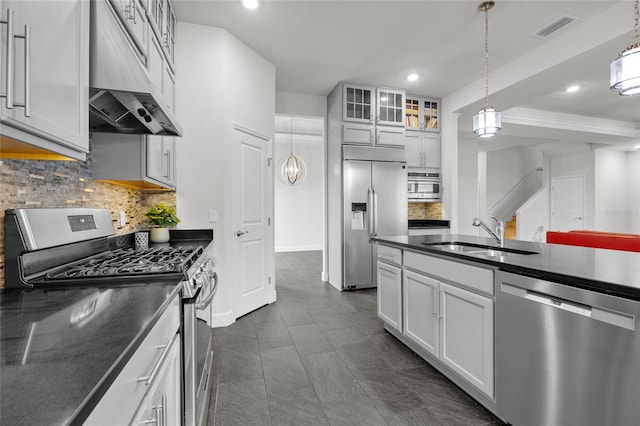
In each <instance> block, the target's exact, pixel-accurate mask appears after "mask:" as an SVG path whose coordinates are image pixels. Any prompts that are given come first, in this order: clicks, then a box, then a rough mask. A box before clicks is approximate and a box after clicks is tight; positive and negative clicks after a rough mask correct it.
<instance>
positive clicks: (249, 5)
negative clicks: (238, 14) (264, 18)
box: [242, 0, 260, 9]
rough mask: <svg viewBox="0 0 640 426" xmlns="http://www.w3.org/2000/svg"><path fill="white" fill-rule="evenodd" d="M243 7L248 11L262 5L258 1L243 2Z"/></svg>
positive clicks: (245, 0) (244, 0)
mask: <svg viewBox="0 0 640 426" xmlns="http://www.w3.org/2000/svg"><path fill="white" fill-rule="evenodd" d="M242 5H243V6H244V7H246V8H247V9H257V8H258V6H260V3H258V0H242Z"/></svg>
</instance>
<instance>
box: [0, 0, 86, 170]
mask: <svg viewBox="0 0 640 426" xmlns="http://www.w3.org/2000/svg"><path fill="white" fill-rule="evenodd" d="M89 6H90V2H88V1H83V0H69V1H50V2H38V1H16V0H0V16H1V18H0V20H2V21H5V22H7V23H3V24H2V25H0V62H1V63H2V66H0V93H1V94H2V95H3V97H1V98H0V105H1V107H0V134H1V135H2V136H3V151H4V150H5V142H7V140H14V141H18V142H26V143H28V144H30V145H32V146H35V147H40V148H44V149H45V150H47V151H49V152H53V153H58V154H62V155H65V156H68V157H72V158H76V159H81V160H84V159H85V155H86V153H87V152H88V151H89ZM8 21H10V24H9V23H8ZM9 27H11V28H9ZM7 34H8V37H7ZM7 63H13V66H11V67H9V70H10V72H9V73H7V68H8V67H7V66H6V65H5V64H7ZM4 137H6V138H7V139H5V138H4ZM21 146H24V145H21ZM27 146H28V145H27Z"/></svg>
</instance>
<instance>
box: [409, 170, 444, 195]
mask: <svg viewBox="0 0 640 426" xmlns="http://www.w3.org/2000/svg"><path fill="white" fill-rule="evenodd" d="M441 197H442V180H441V179H440V171H429V172H409V173H407V198H408V200H409V201H411V202H421V201H422V202H427V201H440V199H441Z"/></svg>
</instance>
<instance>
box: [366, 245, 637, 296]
mask: <svg viewBox="0 0 640 426" xmlns="http://www.w3.org/2000/svg"><path fill="white" fill-rule="evenodd" d="M374 240H375V241H377V242H379V243H383V244H387V245H391V246H395V247H399V248H403V249H410V250H415V251H423V252H426V253H429V254H435V255H438V256H440V257H446V258H453V259H457V260H463V261H472V262H476V263H481V264H484V265H488V266H492V267H495V268H497V269H500V270H503V271H507V272H513V273H516V274H520V275H526V276H529V277H533V278H540V279H544V280H549V281H555V282H558V283H561V284H566V285H570V286H573V287H580V288H585V289H589V290H593V291H598V292H601V293H606V294H612V295H615V296H621V297H627V298H630V299H634V300H640V253H635V252H626V251H619V250H604V249H594V248H588V247H576V246H567V245H560V244H544V243H532V242H527V241H512V240H507V241H506V242H505V247H507V248H514V249H519V250H528V251H535V252H536V253H539V254H531V255H520V254H513V253H508V254H507V255H506V256H498V257H483V256H481V255H474V254H465V253H461V252H445V251H443V250H442V249H438V248H437V247H436V246H429V245H425V244H424V243H434V242H436V243H437V242H445V241H458V242H465V243H471V244H481V245H489V246H494V247H495V248H498V249H499V247H497V245H496V243H495V240H493V239H491V238H485V237H474V236H470V235H458V234H450V235H420V236H390V237H376V238H374Z"/></svg>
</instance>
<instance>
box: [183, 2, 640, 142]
mask: <svg viewBox="0 0 640 426" xmlns="http://www.w3.org/2000/svg"><path fill="white" fill-rule="evenodd" d="M480 3H481V2H480V1H467V0H444V1H436V0H422V1H420V0H414V1H400V0H391V1H376V0H370V1H362V0H360V1H329V0H325V1H305V0H289V1H267V0H262V2H261V5H260V7H259V8H258V9H256V10H253V11H250V10H246V9H244V8H243V7H242V6H241V4H240V1H239V0H226V1H225V0H223V1H220V0H218V1H215V0H177V1H176V0H174V4H175V11H176V15H177V18H178V20H179V21H186V22H191V23H196V24H202V25H209V26H214V27H220V28H225V29H227V30H228V31H229V32H230V33H232V34H233V35H235V36H236V37H237V38H239V39H240V40H242V41H243V42H245V43H246V44H247V45H249V46H250V47H251V48H253V49H254V50H255V51H257V52H258V53H260V54H261V55H263V56H264V57H265V58H266V59H267V60H269V61H270V62H271V63H273V64H274V65H275V66H276V76H277V77H276V87H277V90H279V91H285V92H294V93H304V94H312V95H327V94H328V93H329V92H330V91H331V89H332V88H333V87H334V86H335V84H336V83H337V82H338V81H340V80H348V81H355V82H361V83H370V84H377V85H385V86H391V87H399V88H404V89H406V90H407V92H408V93H414V94H422V95H428V96H435V97H443V98H444V97H446V96H448V95H451V94H452V93H457V92H459V91H460V90H461V88H465V87H467V86H470V85H473V84H474V83H476V84H477V83H478V81H482V80H483V76H484V50H483V49H484V19H483V13H482V12H479V11H478V9H477V7H478V5H479V4H480ZM619 3H622V5H620V4H619ZM616 6H618V7H623V9H620V10H622V11H623V14H624V15H623V16H622V18H621V19H620V22H619V25H618V23H617V24H616V25H615V26H617V27H618V28H617V30H616V31H617V34H618V35H617V36H615V37H613V36H611V34H612V31H604V29H603V30H602V37H599V36H600V34H597V32H599V31H600V28H599V27H598V26H597V22H598V21H597V20H598V19H599V17H600V16H603V15H604V14H606V13H607V12H608V11H609V10H610V9H611V10H613V8H615V7H616ZM626 8H628V14H626V10H627V9H626ZM616 10H617V9H616ZM564 15H568V16H572V17H575V18H577V19H576V21H574V22H573V23H571V24H569V25H567V26H566V27H564V28H562V29H560V30H559V31H557V32H555V33H553V34H552V35H551V36H549V37H547V38H545V39H542V38H539V37H533V36H532V35H531V34H532V33H534V32H536V31H538V30H540V29H541V28H543V27H544V26H546V25H547V24H549V23H551V22H553V21H554V20H556V19H558V18H559V17H561V16H564ZM603 19H604V18H603ZM594 23H595V24H596V25H595V28H596V30H595V32H596V34H594V31H591V33H590V36H594V37H591V38H593V39H595V40H597V41H596V42H593V41H589V43H587V41H585V43H584V44H585V46H583V45H581V41H582V40H583V39H586V38H590V37H585V36H583V37H582V38H577V42H576V48H577V49H578V50H576V51H583V52H582V53H581V54H578V55H574V54H573V53H572V52H570V51H569V50H567V55H566V57H567V58H568V59H567V60H564V61H559V62H558V63H557V64H555V65H554V66H550V67H548V68H546V69H544V70H541V71H537V72H536V73H535V74H533V75H531V77H530V78H528V79H526V80H522V81H517V82H514V84H511V85H507V86H505V87H504V88H501V89H500V90H498V91H496V92H492V94H491V96H490V98H491V103H492V105H493V106H494V107H496V108H497V109H498V110H501V111H502V112H503V115H504V117H503V120H504V121H505V123H504V127H503V131H502V132H501V134H500V135H499V136H498V137H496V138H494V139H492V141H494V142H492V145H490V146H502V145H509V144H524V145H537V146H539V147H541V149H546V152H547V153H549V154H554V153H555V154H561V153H562V154H564V153H566V152H567V149H566V147H565V145H567V144H570V145H572V144H574V145H575V149H576V150H583V149H585V148H584V147H585V144H593V143H605V144H613V145H616V146H618V147H619V148H621V149H622V148H628V147H630V146H633V145H634V144H635V143H638V139H640V138H639V137H638V130H637V129H638V128H640V126H639V124H640V96H636V97H621V96H618V95H617V94H615V93H614V92H611V91H610V90H609V88H608V86H609V63H610V62H611V60H613V59H614V58H615V57H616V56H617V55H618V53H619V52H620V51H621V50H622V49H624V48H625V47H626V46H627V45H628V44H629V43H630V41H631V36H632V29H633V2H632V1H630V0H615V1H614V0H609V1H598V0H585V1H578V0H570V1H556V0H546V1H541V0H538V1H527V0H498V1H496V6H495V7H494V8H493V9H492V10H491V11H490V13H489V50H490V70H491V72H492V77H493V72H494V71H495V70H496V69H500V68H501V67H504V66H508V65H509V64H510V63H513V62H514V61H515V60H516V59H518V58H519V57H521V56H522V55H525V54H527V53H528V52H531V51H537V50H539V49H541V48H542V49H544V48H545V46H547V45H548V46H550V55H552V50H551V46H553V43H554V39H555V38H557V37H562V36H563V34H564V33H569V32H575V33H576V34H580V33H579V31H580V26H581V25H584V26H585V27H584V28H587V25H591V26H592V27H593V26H594ZM627 29H628V30H627ZM587 44H590V45H592V46H593V47H591V46H586V45H587ZM410 72H418V73H419V74H420V75H421V78H420V80H419V81H418V82H415V83H409V82H407V81H406V80H405V76H406V75H407V74H408V73H410ZM503 78H504V76H503ZM506 79H508V76H506ZM491 81H493V80H491ZM570 84H579V85H580V86H581V87H582V90H580V91H579V92H577V93H574V94H568V93H565V92H564V91H563V89H564V88H565V87H566V86H568V85H570ZM482 87H484V84H482ZM481 98H482V94H480V97H479V98H478V99H473V100H472V101H470V102H469V103H468V105H466V106H464V107H462V108H460V110H459V112H460V113H461V117H460V126H459V129H460V131H461V133H463V134H464V133H469V134H470V127H471V124H470V123H471V116H472V115H473V114H474V113H475V112H476V111H477V109H478V108H479V107H480V106H481V105H482V99H481ZM512 108H515V111H516V112H517V113H519V114H516V113H514V114H510V112H511V111H512V110H511V109H512ZM530 110H543V111H547V112H548V114H549V113H552V114H551V115H550V116H552V117H554V118H553V120H554V121H558V120H557V119H556V118H555V117H557V116H561V117H564V118H565V119H567V120H565V121H566V122H567V123H570V124H569V125H562V124H558V125H557V126H555V127H556V128H554V129H552V130H551V131H549V129H541V128H540V124H539V123H537V124H532V123H530V122H526V120H521V119H518V118H517V116H518V115H522V112H523V111H524V112H526V111H530ZM510 116H511V119H510V118H509V117H510ZM514 117H515V118H514ZM574 118H575V119H574ZM590 119H591V120H593V121H594V122H597V123H599V125H598V126H595V127H594V126H586V127H588V129H587V130H586V131H585V130H584V129H583V127H585V126H582V125H576V123H583V124H584V123H586V122H589V120H590ZM603 120H604V122H603V123H601V121H603ZM467 122H468V123H469V126H466V125H465V124H464V123H467ZM618 126H621V127H622V128H624V129H625V131H623V132H620V131H617V130H616V131H612V130H611V129H612V128H615V127H618ZM565 127H566V128H565ZM629 129H631V130H629ZM545 130H546V131H545ZM466 136H468V135H466V134H465V135H464V137H466ZM480 145H481V146H482V145H486V144H485V143H484V142H483V143H481V144H480ZM556 145H557V147H558V149H557V150H555V148H554V147H555V146H556ZM544 146H546V148H543V147H544ZM589 146H591V145H589ZM481 149H482V148H481ZM489 149H491V148H489ZM554 150H555V151H554ZM556 151H557V152H556ZM569 151H570V150H569Z"/></svg>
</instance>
